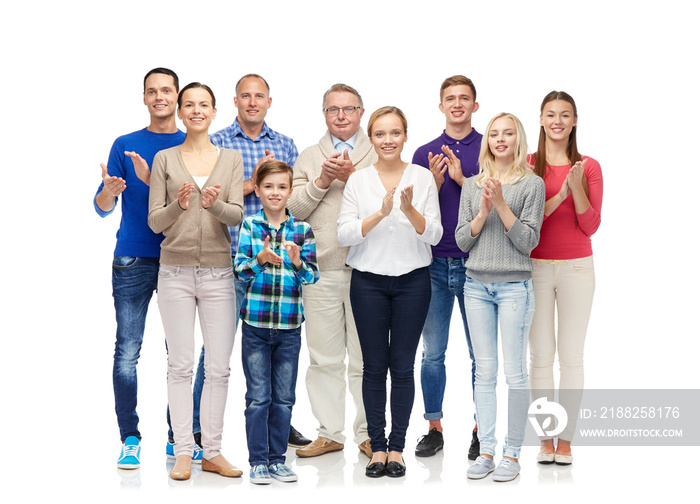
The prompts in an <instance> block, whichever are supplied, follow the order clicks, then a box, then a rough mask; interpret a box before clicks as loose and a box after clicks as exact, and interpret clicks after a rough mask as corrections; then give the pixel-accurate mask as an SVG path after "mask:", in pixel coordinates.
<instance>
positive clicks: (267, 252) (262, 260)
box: [257, 235, 282, 266]
mask: <svg viewBox="0 0 700 504" xmlns="http://www.w3.org/2000/svg"><path fill="white" fill-rule="evenodd" d="M257 259H258V264H259V265H261V266H263V265H264V264H266V263H270V264H274V265H275V266H279V265H280V264H282V258H281V257H280V256H278V255H277V254H275V252H274V251H273V250H272V247H270V236H269V235H268V236H267V237H265V244H264V246H263V249H262V250H261V251H260V252H258V255H257Z"/></svg>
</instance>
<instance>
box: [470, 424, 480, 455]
mask: <svg viewBox="0 0 700 504" xmlns="http://www.w3.org/2000/svg"><path fill="white" fill-rule="evenodd" d="M480 453H481V446H480V444H479V436H477V434H476V431H473V432H472V444H471V445H470V446H469V453H468V454H467V458H468V459H469V460H476V458H477V457H478V456H479V454H480Z"/></svg>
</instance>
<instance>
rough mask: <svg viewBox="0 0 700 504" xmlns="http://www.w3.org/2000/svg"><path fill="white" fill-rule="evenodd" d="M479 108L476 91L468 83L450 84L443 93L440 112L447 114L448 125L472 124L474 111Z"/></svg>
mask: <svg viewBox="0 0 700 504" xmlns="http://www.w3.org/2000/svg"><path fill="white" fill-rule="evenodd" d="M477 110H479V104H478V103H477V102H475V101H474V93H473V91H472V89H471V88H470V87H469V86H467V85H466V84H456V85H454V86H448V87H446V88H445V91H444V92H443V94H442V101H441V102H440V112H442V113H443V114H445V119H446V120H447V124H448V126H450V125H452V126H460V125H464V124H471V120H472V113H474V112H476V111H477Z"/></svg>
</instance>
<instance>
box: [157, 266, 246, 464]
mask: <svg viewBox="0 0 700 504" xmlns="http://www.w3.org/2000/svg"><path fill="white" fill-rule="evenodd" d="M235 304H236V292H235V289H234V286H233V269H232V268H231V267H228V268H201V269H200V268H196V267H192V266H189V267H183V266H168V265H165V264H161V266H160V271H159V273H158V308H159V309H160V315H161V318H162V319H163V329H164V330H165V340H166V342H167V344H168V402H169V404H170V419H171V423H172V428H173V436H174V438H175V455H176V456H178V455H190V456H191V455H192V453H193V451H194V439H193V437H192V375H193V368H194V364H195V354H194V320H195V314H196V312H197V311H199V320H200V325H201V328H202V338H203V339H204V376H205V380H204V389H203V391H202V400H201V404H200V415H201V416H200V423H201V426H202V448H203V451H204V453H203V456H204V458H206V459H211V458H213V457H216V456H217V455H219V454H220V453H221V432H222V430H223V425H224V410H225V407H226V396H227V394H228V378H229V374H230V368H229V360H230V358H231V351H232V350H233V338H234V335H235V332H236V321H235V315H234V307H235Z"/></svg>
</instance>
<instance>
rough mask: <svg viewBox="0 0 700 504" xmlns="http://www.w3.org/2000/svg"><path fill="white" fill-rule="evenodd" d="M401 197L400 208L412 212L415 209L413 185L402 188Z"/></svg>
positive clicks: (404, 211) (405, 211)
mask: <svg viewBox="0 0 700 504" xmlns="http://www.w3.org/2000/svg"><path fill="white" fill-rule="evenodd" d="M399 199H400V201H401V206H400V207H399V209H400V210H401V211H402V212H403V213H405V214H407V213H408V212H410V211H411V210H412V209H413V185H410V186H406V187H404V188H403V189H402V190H401V194H400V195H399Z"/></svg>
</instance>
